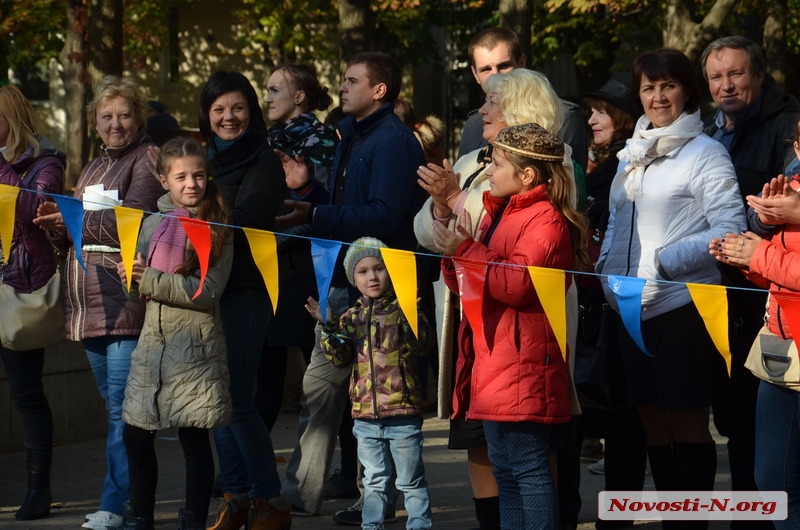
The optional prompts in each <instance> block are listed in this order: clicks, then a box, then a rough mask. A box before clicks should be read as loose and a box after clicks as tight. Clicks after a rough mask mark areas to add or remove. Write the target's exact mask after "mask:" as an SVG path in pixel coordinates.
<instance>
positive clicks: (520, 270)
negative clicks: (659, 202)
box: [442, 185, 573, 423]
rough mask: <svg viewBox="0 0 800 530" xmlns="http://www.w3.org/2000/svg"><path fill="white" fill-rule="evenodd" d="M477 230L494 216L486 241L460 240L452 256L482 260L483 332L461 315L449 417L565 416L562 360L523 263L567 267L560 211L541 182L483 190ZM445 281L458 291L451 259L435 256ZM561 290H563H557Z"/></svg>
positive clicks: (542, 419) (543, 419)
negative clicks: (500, 194)
mask: <svg viewBox="0 0 800 530" xmlns="http://www.w3.org/2000/svg"><path fill="white" fill-rule="evenodd" d="M483 201H484V206H485V208H486V216H485V217H484V220H483V222H482V223H481V233H483V234H487V231H488V230H489V228H490V226H491V225H492V222H493V220H496V219H497V218H498V217H499V216H502V217H500V221H499V223H498V224H497V226H496V228H495V229H494V232H493V233H492V234H491V237H490V239H489V242H488V246H487V245H484V244H482V243H478V242H476V241H475V240H473V239H471V238H470V239H467V240H466V241H464V242H463V243H462V244H461V245H460V246H459V247H458V249H456V251H455V253H454V255H453V256H454V257H460V258H463V259H465V260H471V261H477V262H484V263H487V270H486V281H485V287H484V292H483V304H482V315H483V327H484V337H478V336H475V334H474V330H473V329H472V327H471V326H470V323H469V321H468V319H467V318H464V319H462V321H461V327H460V329H459V337H458V341H459V356H458V360H457V365H456V380H455V387H456V388H455V392H454V395H453V417H454V418H464V417H466V418H468V419H474V420H492V421H502V422H528V421H532V422H538V423H565V422H567V421H569V420H570V418H571V411H570V395H569V381H568V373H567V372H568V370H567V363H566V362H565V361H564V359H563V357H562V353H561V349H560V348H559V345H558V342H557V340H556V337H555V334H554V333H553V329H552V328H551V327H550V324H549V322H548V320H547V317H546V315H545V313H544V308H543V307H542V304H541V302H540V300H539V297H538V296H537V294H536V289H535V288H534V286H533V282H532V280H531V277H530V274H529V273H528V270H527V266H537V267H547V268H553V269H558V270H570V269H571V268H572V263H573V256H572V246H571V244H570V234H569V229H568V227H567V222H566V220H565V219H564V217H563V216H562V215H561V214H560V213H559V212H558V211H557V210H556V209H555V208H554V207H553V205H552V204H551V203H550V201H549V200H548V199H547V189H546V187H545V186H543V185H541V186H537V187H535V188H533V189H532V190H530V191H528V192H527V193H525V194H523V195H514V196H512V197H511V198H510V199H509V200H508V205H507V206H506V207H505V210H503V205H504V203H505V199H501V198H496V197H492V196H491V195H490V194H489V192H486V193H484V195H483ZM442 271H443V273H444V280H445V283H446V284H447V286H448V287H449V288H450V289H451V290H452V291H453V292H458V278H457V274H456V270H455V268H454V266H453V260H452V259H450V258H444V259H443V260H442ZM565 294H566V290H565Z"/></svg>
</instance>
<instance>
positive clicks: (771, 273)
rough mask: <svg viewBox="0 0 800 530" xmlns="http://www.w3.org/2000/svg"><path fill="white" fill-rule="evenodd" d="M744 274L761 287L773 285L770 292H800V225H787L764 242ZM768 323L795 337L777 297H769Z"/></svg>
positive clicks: (771, 327) (789, 336)
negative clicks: (780, 308) (779, 306)
mask: <svg viewBox="0 0 800 530" xmlns="http://www.w3.org/2000/svg"><path fill="white" fill-rule="evenodd" d="M744 273H745V275H746V276H747V278H748V279H749V280H750V281H752V282H753V283H755V284H756V285H758V286H759V287H765V288H766V287H769V290H770V292H776V291H795V292H800V225H790V224H787V225H783V228H782V229H781V230H780V231H779V232H777V233H776V234H775V235H773V236H772V239H771V240H767V239H765V240H764V241H762V242H761V243H760V244H759V245H758V246H757V247H756V250H755V251H754V252H753V256H752V257H751V258H750V269H749V270H745V271H744ZM779 320H780V323H779V322H778V321H779ZM767 326H768V327H769V330H770V331H771V332H773V333H775V334H776V335H778V336H782V337H784V338H787V339H791V338H794V337H793V336H792V332H791V331H790V330H789V325H788V324H787V323H786V318H785V316H784V314H783V312H782V311H780V310H779V308H778V301H777V300H776V299H775V297H774V296H770V297H769V319H768V320H767Z"/></svg>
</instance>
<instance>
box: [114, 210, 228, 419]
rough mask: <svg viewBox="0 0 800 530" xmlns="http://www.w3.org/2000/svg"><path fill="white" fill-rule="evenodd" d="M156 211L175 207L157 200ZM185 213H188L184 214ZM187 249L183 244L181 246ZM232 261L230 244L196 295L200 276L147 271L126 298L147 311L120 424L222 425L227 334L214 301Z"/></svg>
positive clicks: (141, 248) (149, 225) (144, 233)
mask: <svg viewBox="0 0 800 530" xmlns="http://www.w3.org/2000/svg"><path fill="white" fill-rule="evenodd" d="M158 207H159V210H160V211H161V212H162V213H167V212H169V211H171V210H174V209H175V206H174V205H173V204H172V201H171V200H170V198H169V195H168V194H167V195H164V196H162V197H161V198H160V199H159V200H158ZM190 210H191V209H190ZM163 219H164V218H163V217H162V216H161V215H151V216H150V217H148V218H146V219H145V220H144V222H143V223H142V229H141V230H140V234H139V242H138V244H137V249H136V252H137V253H139V252H141V253H142V256H144V257H145V259H146V258H147V250H148V247H149V245H150V238H151V236H152V235H153V231H154V230H155V228H156V226H157V225H158V223H159V222H161V221H162V220H163ZM187 244H188V243H187ZM232 257H233V243H232V238H230V239H229V241H228V244H227V247H226V249H225V251H224V252H223V253H222V256H221V257H220V259H218V260H217V262H216V263H215V264H214V265H212V266H211V267H209V269H208V273H207V275H206V278H205V284H204V285H203V291H202V293H201V294H200V295H199V296H198V297H197V299H195V300H192V296H194V293H195V292H196V291H197V288H198V286H199V284H200V278H199V273H198V274H196V275H193V276H189V277H184V276H182V275H180V274H167V273H165V272H162V271H159V270H156V269H153V268H151V267H147V268H146V269H145V270H144V273H143V274H142V279H141V281H140V282H139V284H138V285H136V284H132V285H131V292H130V293H128V296H129V297H131V298H135V299H143V300H144V303H145V304H146V305H147V309H146V312H145V318H144V327H143V329H142V334H141V336H140V337H139V343H138V344H137V346H136V349H135V350H134V351H133V354H132V355H131V368H130V373H129V375H128V383H127V385H126V387H125V401H124V402H123V404H122V419H123V420H124V421H125V423H127V424H129V425H133V426H134V427H139V428H141V429H145V430H148V431H153V430H160V429H167V428H170V427H197V428H202V429H210V428H213V427H223V426H225V425H227V423H228V422H229V421H230V416H231V398H230V394H229V393H228V383H229V376H228V364H227V349H226V347H225V335H224V333H223V330H222V322H221V321H220V319H219V299H220V296H221V295H222V292H223V290H224V289H225V284H226V283H227V281H228V276H229V274H230V270H231V261H232Z"/></svg>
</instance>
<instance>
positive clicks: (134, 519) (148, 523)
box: [119, 502, 155, 530]
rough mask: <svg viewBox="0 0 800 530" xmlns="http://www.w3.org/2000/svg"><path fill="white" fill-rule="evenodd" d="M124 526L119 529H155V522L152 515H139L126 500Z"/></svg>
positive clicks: (123, 508)
mask: <svg viewBox="0 0 800 530" xmlns="http://www.w3.org/2000/svg"><path fill="white" fill-rule="evenodd" d="M122 511H123V519H122V526H120V527H119V530H155V522H154V521H153V518H152V517H138V516H137V515H136V512H135V511H134V509H133V507H132V506H131V505H130V503H128V502H126V503H125V504H124V505H123V507H122Z"/></svg>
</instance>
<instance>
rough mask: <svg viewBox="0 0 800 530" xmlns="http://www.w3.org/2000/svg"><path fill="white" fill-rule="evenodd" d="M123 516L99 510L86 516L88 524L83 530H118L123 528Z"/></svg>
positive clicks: (84, 525)
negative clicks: (85, 529) (86, 529)
mask: <svg viewBox="0 0 800 530" xmlns="http://www.w3.org/2000/svg"><path fill="white" fill-rule="evenodd" d="M122 520H123V519H122V516H121V515H117V514H115V513H111V512H107V511H104V510H98V511H96V512H94V513H90V514H87V515H86V522H85V523H83V525H81V528H88V529H89V530H117V529H118V528H119V527H121V526H122Z"/></svg>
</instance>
